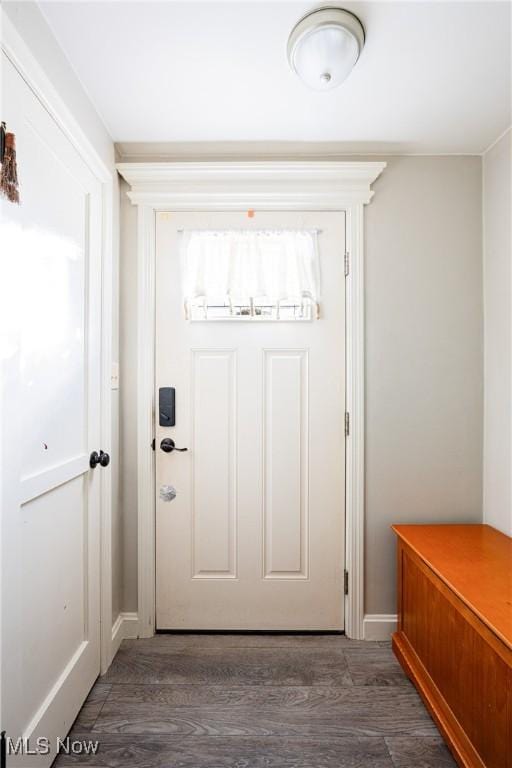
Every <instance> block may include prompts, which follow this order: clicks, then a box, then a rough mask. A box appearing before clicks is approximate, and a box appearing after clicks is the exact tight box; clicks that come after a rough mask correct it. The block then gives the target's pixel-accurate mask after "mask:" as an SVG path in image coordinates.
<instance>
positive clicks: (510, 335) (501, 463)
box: [483, 130, 512, 536]
mask: <svg viewBox="0 0 512 768" xmlns="http://www.w3.org/2000/svg"><path fill="white" fill-rule="evenodd" d="M511 167H512V130H509V131H508V133H507V134H505V136H503V137H502V138H501V139H500V141H498V142H497V143H496V144H495V145H494V146H493V147H492V148H491V149H489V151H488V152H486V154H485V155H484V159H483V176H484V184H483V190H484V286H485V291H484V304H485V312H484V318H485V319H484V329H485V331H484V332H485V408H484V414H485V416H484V424H485V429H484V520H485V522H486V523H489V525H493V526H494V527H495V528H499V529H500V530H501V531H503V532H504V533H507V534H508V535H509V536H512V492H511V476H512V450H511V440H512V435H511V430H512V358H511V356H512V298H511V289H512V238H511V227H512V224H511V209H512V199H511V186H512V178H511Z"/></svg>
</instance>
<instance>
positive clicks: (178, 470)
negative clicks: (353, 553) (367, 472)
mask: <svg viewBox="0 0 512 768" xmlns="http://www.w3.org/2000/svg"><path fill="white" fill-rule="evenodd" d="M240 228H253V229H313V228H318V229H319V230H320V234H319V247H320V259H321V269H322V299H321V304H322V312H321V317H320V319H318V320H311V321H297V322H292V321H284V320H282V321H263V320H260V319H258V320H257V321H254V322H251V321H248V320H240V321H238V320H229V321H226V322H223V321H219V320H215V321H213V320H212V321H189V320H187V319H186V318H185V314H184V311H183V295H182V289H181V272H180V270H181V261H180V238H181V234H180V233H181V231H183V230H187V229H240ZM156 242H157V246H156V247H157V281H156V285H157V289H156V290H157V296H156V331H157V334H156V336H157V344H156V388H157V389H156V393H155V394H156V401H157V402H158V388H159V387H164V386H173V387H175V388H176V426H175V427H161V426H159V425H158V424H156V425H155V429H156V432H155V434H156V446H157V452H156V481H157V501H156V506H157V511H156V552H157V577H156V594H157V627H158V628H159V629H283V630H287V629H288V630H293V629H338V630H339V629H343V586H342V582H343V578H342V574H343V568H344V482H345V477H344V473H345V469H344V466H345V439H344V410H345V384H344V380H345V369H344V360H345V330H344V322H345V306H344V295H345V288H344V274H343V254H344V250H345V225H344V217H343V214H341V213H290V212H272V213H268V212H265V213H263V212H261V213H256V215H255V217H254V218H251V219H248V218H247V216H246V214H243V213H214V214H213V213H212V214H198V213H197V214H193V213H161V214H157V241H156ZM165 437H171V438H172V439H173V440H174V441H175V443H176V445H177V446H179V447H187V448H188V449H189V450H188V452H186V453H176V452H172V453H164V452H162V451H161V450H159V444H160V441H161V440H162V439H163V438H165ZM163 485H173V486H175V488H176V491H177V495H176V498H175V499H174V500H173V501H170V502H168V501H164V500H162V499H161V498H160V488H161V486H163Z"/></svg>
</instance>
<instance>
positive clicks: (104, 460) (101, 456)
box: [89, 451, 110, 469]
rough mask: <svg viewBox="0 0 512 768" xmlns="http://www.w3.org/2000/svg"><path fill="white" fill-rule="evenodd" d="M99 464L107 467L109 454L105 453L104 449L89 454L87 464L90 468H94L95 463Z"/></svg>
mask: <svg viewBox="0 0 512 768" xmlns="http://www.w3.org/2000/svg"><path fill="white" fill-rule="evenodd" d="M98 464H99V465H100V467H108V465H109V464H110V456H109V455H108V453H105V451H100V452H99V453H98V451H93V452H92V453H91V455H90V456H89V466H90V468H91V469H94V467H96V466H97V465H98Z"/></svg>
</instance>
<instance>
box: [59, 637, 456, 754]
mask: <svg viewBox="0 0 512 768" xmlns="http://www.w3.org/2000/svg"><path fill="white" fill-rule="evenodd" d="M71 736H72V737H73V738H74V739H86V740H89V739H93V740H98V741H99V749H98V752H97V753H96V755H94V756H92V755H89V756H77V755H76V756H72V755H61V756H60V757H59V758H58V759H57V761H56V764H55V765H56V766H58V767H59V768H64V766H70V765H77V764H81V765H84V766H88V768H107V767H108V768H118V766H119V767H120V766H129V767H130V768H153V766H154V767H155V768H157V767H158V768H450V767H453V766H455V763H454V761H453V760H452V758H451V756H450V753H449V752H448V750H447V749H446V747H445V746H444V744H443V741H442V739H441V737H440V736H439V733H438V731H437V730H436V727H435V726H434V723H433V722H432V720H431V719H430V716H429V715H428V713H427V711H426V710H425V708H424V707H423V704H422V703H421V700H420V698H419V696H418V695H417V693H416V691H415V690H414V688H413V687H412V685H411V684H410V682H409V681H408V680H407V678H406V677H405V675H404V673H403V672H402V670H401V668H400V666H399V665H398V663H397V661H396V660H395V658H394V656H393V654H392V652H391V647H390V644H389V643H363V642H357V641H351V640H347V639H346V638H344V637H342V636H335V635H320V636H315V635H157V636H156V637H154V638H151V639H150V640H125V641H124V642H123V644H122V647H121V649H120V650H119V653H118V654H117V656H116V658H115V659H114V662H113V664H112V666H111V668H110V670H109V671H108V673H107V674H106V675H105V676H104V677H103V678H101V679H100V680H99V681H98V682H97V683H96V685H95V686H94V688H93V690H92V691H91V693H90V695H89V698H88V699H87V701H86V703H85V704H84V706H83V708H82V711H81V712H80V714H79V716H78V718H77V720H76V721H75V724H74V726H73V730H72V733H71Z"/></svg>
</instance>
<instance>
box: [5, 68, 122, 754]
mask: <svg viewBox="0 0 512 768" xmlns="http://www.w3.org/2000/svg"><path fill="white" fill-rule="evenodd" d="M2 56H3V68H2V85H3V99H2V109H3V113H2V119H3V120H6V121H7V126H8V129H9V130H12V131H14V132H15V134H16V142H17V157H18V176H19V183H20V197H21V202H20V205H19V206H17V205H14V204H13V203H10V202H7V201H6V200H2V202H1V213H2V236H3V237H2V251H1V280H0V285H1V287H0V293H1V297H0V305H1V310H0V311H1V313H2V321H1V333H2V343H1V358H2V392H1V395H2V398H1V406H2V408H1V416H2V442H1V460H2V484H1V492H2V529H1V530H2V559H1V577H2V579H1V584H2V613H1V619H2V643H1V654H2V665H1V718H2V728H3V729H5V730H6V732H7V737H8V739H9V740H10V742H12V743H13V744H14V745H15V748H16V749H17V752H18V754H17V755H11V756H10V757H8V761H7V763H8V765H9V766H11V765H12V766H14V765H19V766H24V767H25V766H32V765H33V766H36V765H37V766H48V765H50V764H51V763H52V761H53V760H54V758H55V749H56V741H57V737H61V738H64V737H65V736H66V734H67V732H68V730H69V728H70V727H71V725H72V723H73V720H74V718H75V717H76V715H77V713H78V710H79V709H80V706H81V704H82V703H83V701H84V699H85V697H86V696H87V693H88V691H89V689H90V687H91V685H92V684H93V682H94V680H95V678H96V677H97V676H98V674H99V670H100V642H99V639H100V605H99V565H100V560H99V494H100V472H107V471H109V470H108V469H103V468H101V469H100V467H97V468H96V469H94V470H92V469H90V467H89V455H90V453H91V451H92V450H96V451H99V450H100V448H101V446H100V443H99V438H100V341H101V305H100V298H101V190H100V187H99V184H98V183H97V181H96V180H95V178H94V177H93V176H92V174H91V173H90V172H89V170H88V169H87V167H86V166H85V164H84V162H83V161H82V160H81V158H80V156H79V155H78V154H77V152H76V150H75V149H74V148H73V146H72V145H71V143H70V142H69V141H68V139H67V138H66V137H65V136H64V135H63V133H62V132H61V131H60V129H59V127H58V126H57V124H56V123H55V122H54V121H53V120H52V118H51V117H50V115H49V114H48V112H47V111H46V109H44V107H43V106H42V105H41V103H40V102H39V101H38V99H37V98H36V96H35V95H34V94H33V92H32V91H31V90H30V89H29V87H28V86H27V84H26V83H25V81H24V80H23V78H22V77H21V76H20V75H19V74H18V72H17V71H16V70H15V69H14V67H13V66H12V64H11V63H10V61H9V60H8V59H7V58H6V57H5V56H4V55H3V54H2ZM20 738H21V739H24V740H25V742H24V744H23V745H22V744H21V743H20V742H19V741H18V739H20ZM37 738H43V739H48V742H47V746H45V744H46V742H40V743H39V747H38V745H37V743H36V740H37ZM37 748H39V754H32V755H29V754H27V750H28V749H30V750H31V751H34V752H35V751H37Z"/></svg>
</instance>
